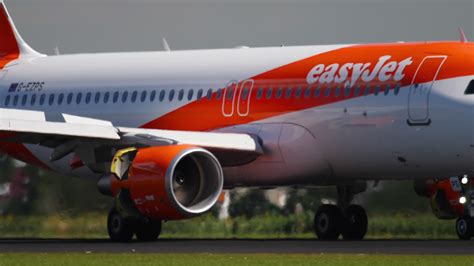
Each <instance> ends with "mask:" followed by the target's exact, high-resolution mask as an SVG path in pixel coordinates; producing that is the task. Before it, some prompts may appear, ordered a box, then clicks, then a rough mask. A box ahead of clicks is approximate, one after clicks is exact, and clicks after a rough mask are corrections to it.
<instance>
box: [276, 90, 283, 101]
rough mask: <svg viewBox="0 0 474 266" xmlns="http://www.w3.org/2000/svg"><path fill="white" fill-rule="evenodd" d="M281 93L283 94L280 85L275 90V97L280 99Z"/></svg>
mask: <svg viewBox="0 0 474 266" xmlns="http://www.w3.org/2000/svg"><path fill="white" fill-rule="evenodd" d="M282 95H283V88H282V87H280V88H278V90H277V93H276V96H275V98H277V99H280V98H281V96H282Z"/></svg>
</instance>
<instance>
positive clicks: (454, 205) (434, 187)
mask: <svg viewBox="0 0 474 266" xmlns="http://www.w3.org/2000/svg"><path fill="white" fill-rule="evenodd" d="M458 182H459V180H457V181H456V180H454V179H443V180H417V181H415V184H414V185H415V192H416V194H418V195H419V196H422V197H427V198H429V199H430V205H431V210H432V211H433V213H434V215H435V216H436V217H437V218H439V219H455V218H457V217H461V216H463V215H464V213H465V206H464V205H463V204H461V203H460V202H459V198H460V197H461V196H462V188H461V184H460V183H458ZM453 183H454V184H453Z"/></svg>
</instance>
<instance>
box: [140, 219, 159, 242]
mask: <svg viewBox="0 0 474 266" xmlns="http://www.w3.org/2000/svg"><path fill="white" fill-rule="evenodd" d="M160 233H161V220H143V221H139V222H137V224H136V227H135V235H136V236H137V239H138V241H146V242H149V241H155V240H156V239H157V238H158V237H159V236H160Z"/></svg>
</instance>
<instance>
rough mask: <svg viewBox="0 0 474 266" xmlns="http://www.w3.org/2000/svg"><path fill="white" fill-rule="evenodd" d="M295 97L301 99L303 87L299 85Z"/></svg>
mask: <svg viewBox="0 0 474 266" xmlns="http://www.w3.org/2000/svg"><path fill="white" fill-rule="evenodd" d="M295 97H296V98H297V99H299V98H300V97H301V87H298V88H297V89H296V92H295Z"/></svg>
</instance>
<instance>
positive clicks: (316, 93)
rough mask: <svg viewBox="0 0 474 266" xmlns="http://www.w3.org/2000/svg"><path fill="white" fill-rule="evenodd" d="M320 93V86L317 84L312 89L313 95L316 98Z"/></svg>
mask: <svg viewBox="0 0 474 266" xmlns="http://www.w3.org/2000/svg"><path fill="white" fill-rule="evenodd" d="M320 94H321V86H318V87H317V88H316V90H315V91H314V97H315V98H317V97H319V95H320Z"/></svg>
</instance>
